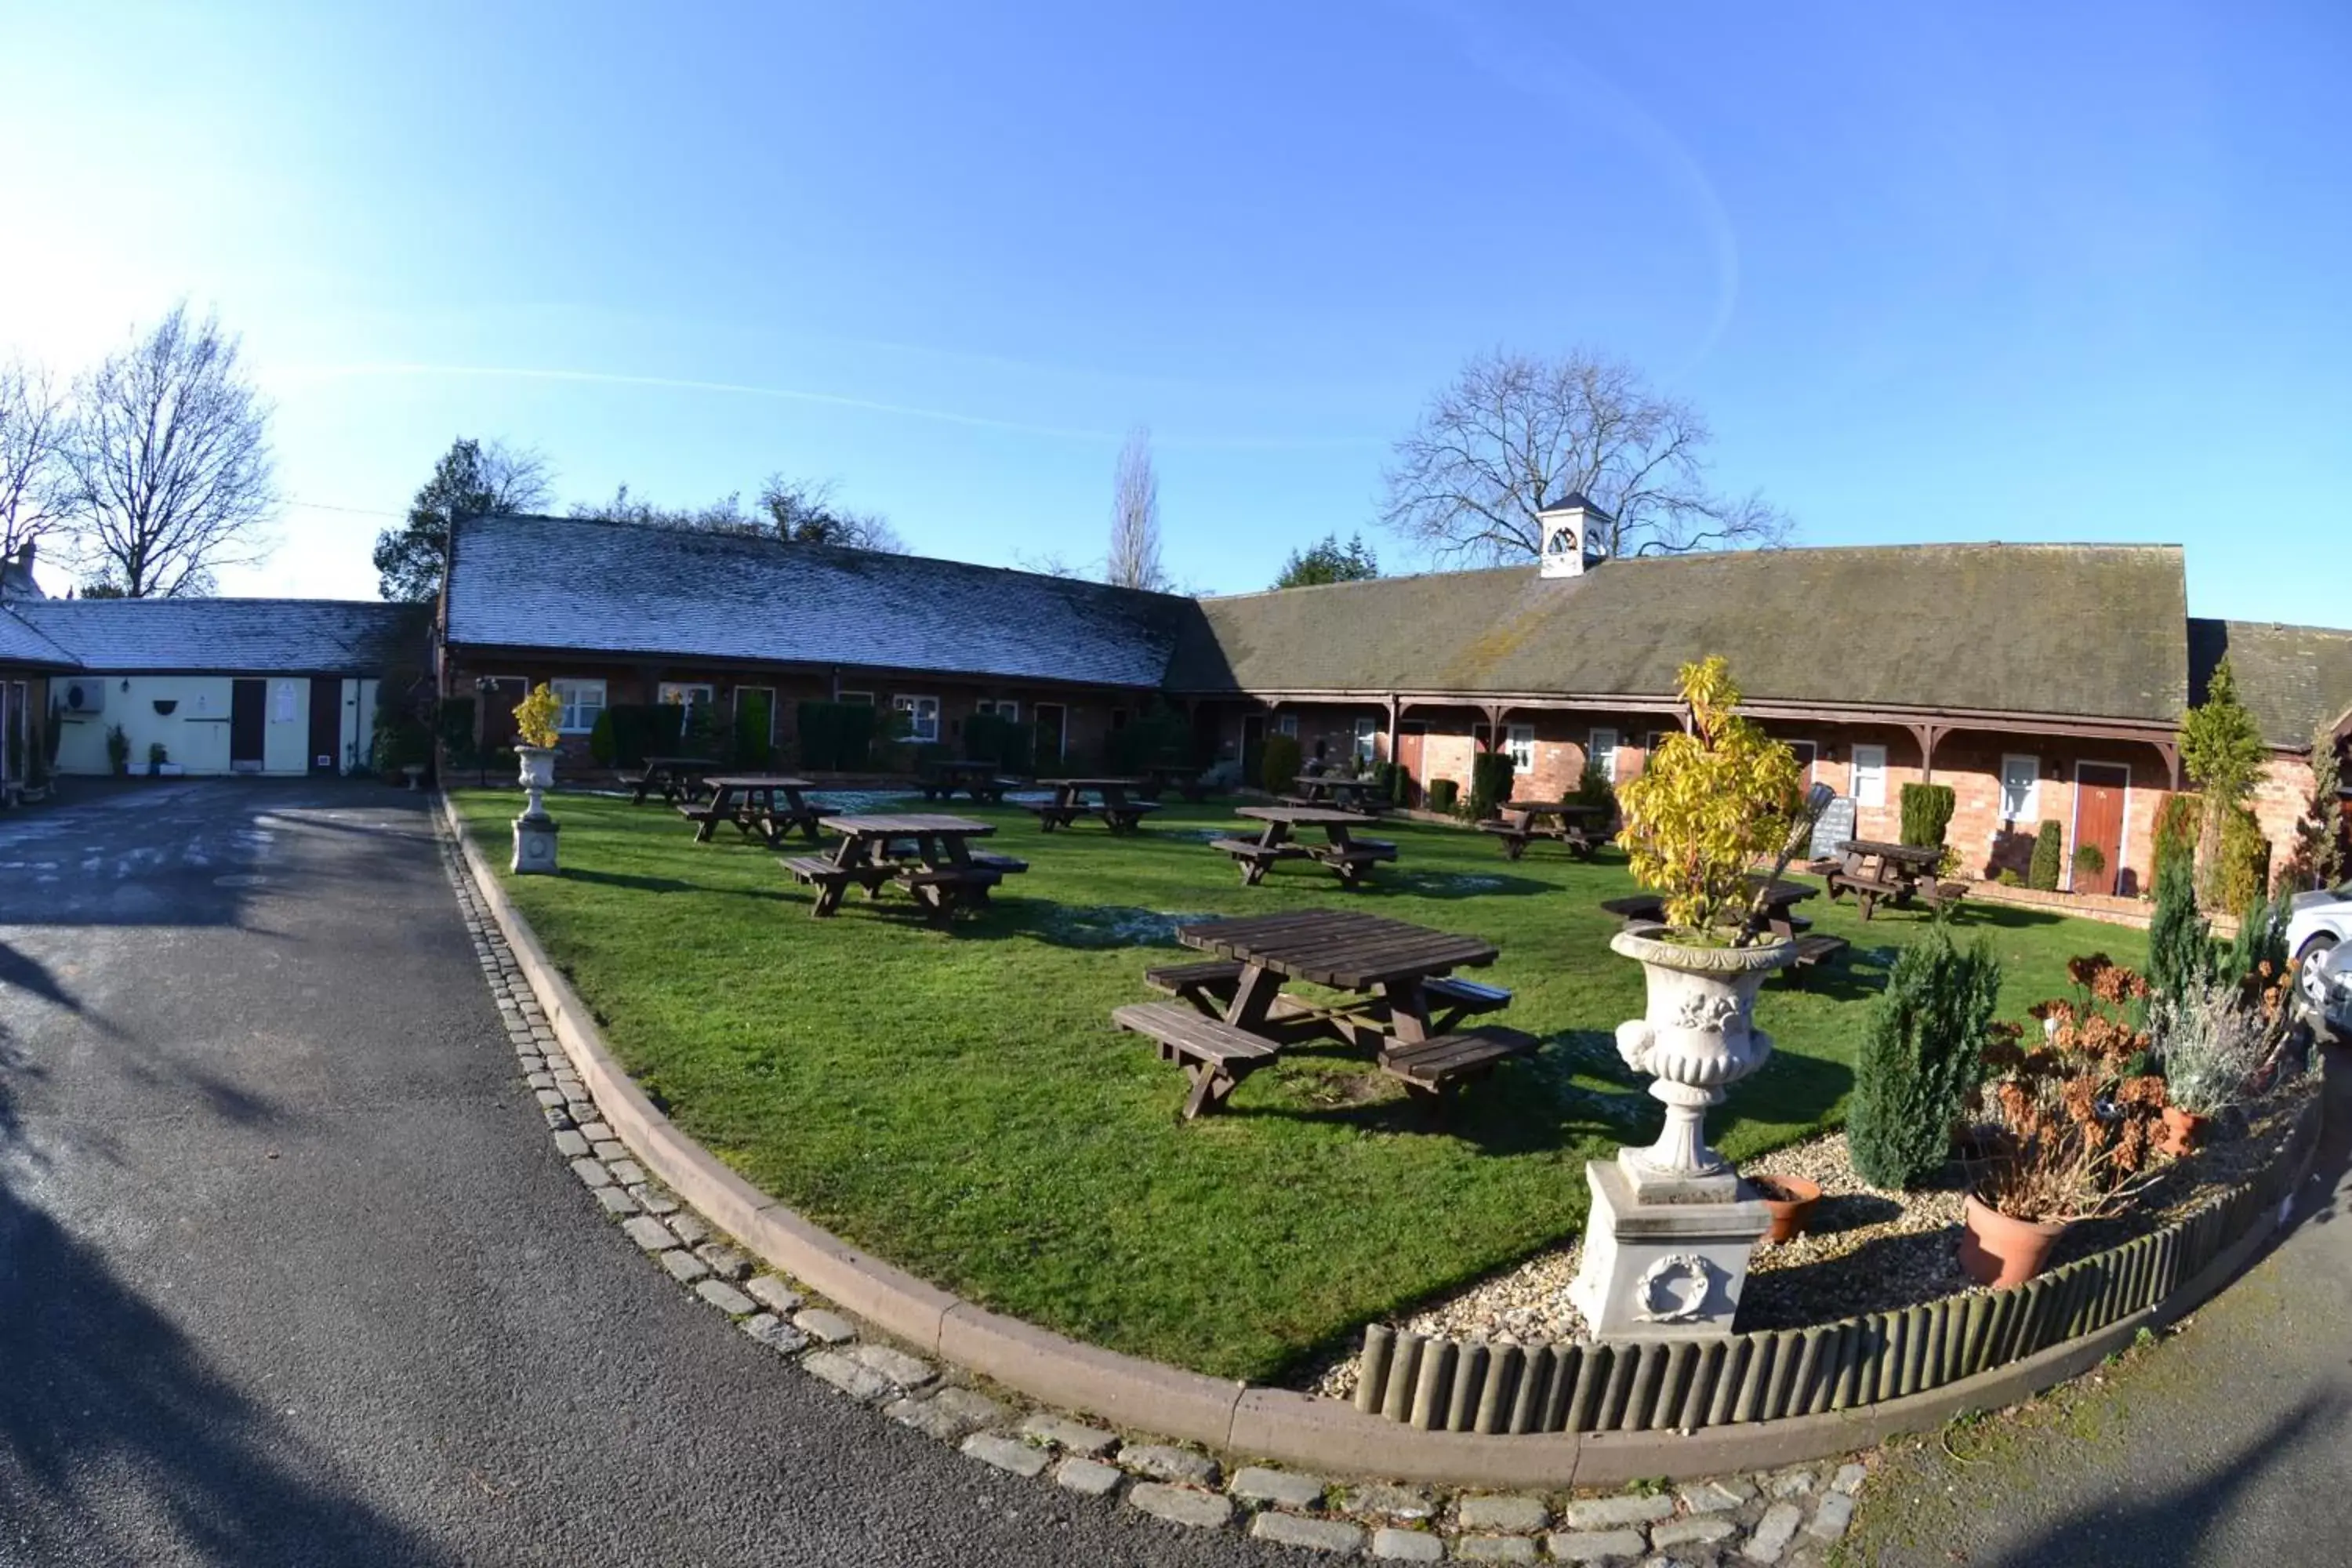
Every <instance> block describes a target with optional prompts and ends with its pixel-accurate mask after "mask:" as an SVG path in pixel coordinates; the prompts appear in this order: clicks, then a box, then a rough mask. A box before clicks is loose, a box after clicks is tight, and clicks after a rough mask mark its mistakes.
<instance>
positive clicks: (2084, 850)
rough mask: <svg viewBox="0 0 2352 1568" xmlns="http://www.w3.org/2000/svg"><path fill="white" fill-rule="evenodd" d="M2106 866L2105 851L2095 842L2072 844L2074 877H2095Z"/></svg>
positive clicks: (2079, 879)
mask: <svg viewBox="0 0 2352 1568" xmlns="http://www.w3.org/2000/svg"><path fill="white" fill-rule="evenodd" d="M2106 868H2107V852H2106V851H2105V850H2104V849H2102V848H2100V847H2098V846H2097V845H2095V844H2077V845H2075V846H2074V879H2075V880H2076V881H2078V882H2079V881H2081V880H2082V879H2084V878H2086V877H2095V876H2097V875H2098V874H2099V873H2100V872H2102V871H2104V870H2105V869H2106Z"/></svg>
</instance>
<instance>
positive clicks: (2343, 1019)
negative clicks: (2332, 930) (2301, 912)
mask: <svg viewBox="0 0 2352 1568" xmlns="http://www.w3.org/2000/svg"><path fill="white" fill-rule="evenodd" d="M2305 967H2307V968H2308V969H2310V970H2311V971H2312V973H2315V974H2316V975H2317V976H2318V982H2317V984H2318V990H2319V1016H2320V1021H2321V1023H2322V1024H2323V1026H2324V1027H2323V1028H2322V1030H2321V1033H2323V1034H2329V1035H2334V1036H2335V1037H2336V1038H2337V1039H2338V1040H2340V1041H2342V1042H2343V1043H2344V1044H2346V1045H2347V1046H2352V942H2338V943H2337V944H2336V946H2334V947H2332V948H2329V949H2328V950H2327V951H2326V952H2315V953H2313V954H2312V955H2311V962H2310V963H2308V964H2307V965H2306V966H2305Z"/></svg>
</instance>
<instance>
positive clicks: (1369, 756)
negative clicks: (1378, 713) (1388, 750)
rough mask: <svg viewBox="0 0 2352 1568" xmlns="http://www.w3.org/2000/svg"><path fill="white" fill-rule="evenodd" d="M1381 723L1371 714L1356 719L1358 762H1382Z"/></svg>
mask: <svg viewBox="0 0 2352 1568" xmlns="http://www.w3.org/2000/svg"><path fill="white" fill-rule="evenodd" d="M1380 754H1381V721H1379V720H1378V719H1375V718H1373V717H1372V716H1371V715H1370V714H1369V713H1364V714H1360V715H1358V716H1357V719H1356V761H1358V762H1360V763H1373V762H1377V761H1379V760H1380Z"/></svg>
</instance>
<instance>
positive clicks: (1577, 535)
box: [1536, 490, 1616, 577]
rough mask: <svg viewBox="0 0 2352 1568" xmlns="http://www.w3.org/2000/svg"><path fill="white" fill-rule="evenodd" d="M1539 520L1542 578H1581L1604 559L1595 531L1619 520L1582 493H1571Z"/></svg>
mask: <svg viewBox="0 0 2352 1568" xmlns="http://www.w3.org/2000/svg"><path fill="white" fill-rule="evenodd" d="M1536 521H1538V523H1540V524H1542V525H1543V558H1542V566H1541V571H1542V574H1543V575H1545V576H1547V577H1581V576H1583V575H1584V574H1585V572H1586V571H1587V570H1588V569H1589V568H1591V567H1594V566H1598V565H1599V564H1601V559H1602V557H1601V550H1600V547H1599V546H1598V545H1596V544H1595V543H1594V542H1593V540H1592V535H1593V533H1594V531H1596V530H1598V529H1601V528H1605V527H1607V526H1608V525H1609V524H1610V523H1612V522H1614V521H1616V519H1614V518H1612V517H1611V516H1610V515H1609V514H1608V513H1607V512H1605V511H1603V510H1601V509H1600V508H1599V507H1597V506H1595V505H1593V504H1592V502H1591V501H1590V500H1586V499H1585V497H1584V493H1583V492H1582V491H1581V490H1570V491H1569V492H1568V494H1566V495H1564V496H1562V497H1560V498H1559V500H1556V501H1553V502H1551V503H1550V504H1549V505H1548V506H1546V507H1545V508H1544V509H1543V510H1541V511H1539V512H1538V513H1537V514H1536Z"/></svg>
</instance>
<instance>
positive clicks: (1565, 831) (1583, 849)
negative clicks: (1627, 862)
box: [1478, 800, 1608, 860]
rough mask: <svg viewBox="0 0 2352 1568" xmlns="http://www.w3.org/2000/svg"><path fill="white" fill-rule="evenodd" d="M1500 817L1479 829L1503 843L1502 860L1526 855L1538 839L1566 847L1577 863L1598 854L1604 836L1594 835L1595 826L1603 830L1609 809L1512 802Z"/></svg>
mask: <svg viewBox="0 0 2352 1568" xmlns="http://www.w3.org/2000/svg"><path fill="white" fill-rule="evenodd" d="M1501 810H1502V815H1501V816H1494V817H1489V818H1488V819H1486V821H1484V822H1482V823H1480V824H1479V825H1478V831H1479V832H1481V833H1492V834H1495V835H1496V836H1497V837H1500V838H1501V839H1502V841H1503V858H1504V859H1506V860H1516V859H1517V858H1519V857H1520V856H1522V855H1524V854H1526V853H1527V852H1528V842H1529V841H1530V840H1533V839H1537V838H1551V839H1557V840H1558V841H1559V843H1561V844H1563V845H1565V846H1567V847H1568V850H1569V852H1570V854H1572V855H1574V856H1575V857H1576V858H1578V859H1580V860H1590V859H1591V858H1592V857H1593V855H1594V854H1595V853H1596V852H1598V851H1599V849H1600V847H1601V837H1603V836H1601V835H1597V834H1596V833H1595V832H1594V827H1595V826H1602V827H1605V826H1607V824H1606V823H1605V822H1601V823H1598V824H1596V823H1595V820H1594V819H1596V818H1600V817H1604V816H1607V814H1608V807H1606V806H1601V805H1592V804H1591V803H1590V802H1588V801H1581V800H1511V801H1505V802H1504V803H1503V805H1502V807H1501Z"/></svg>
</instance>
